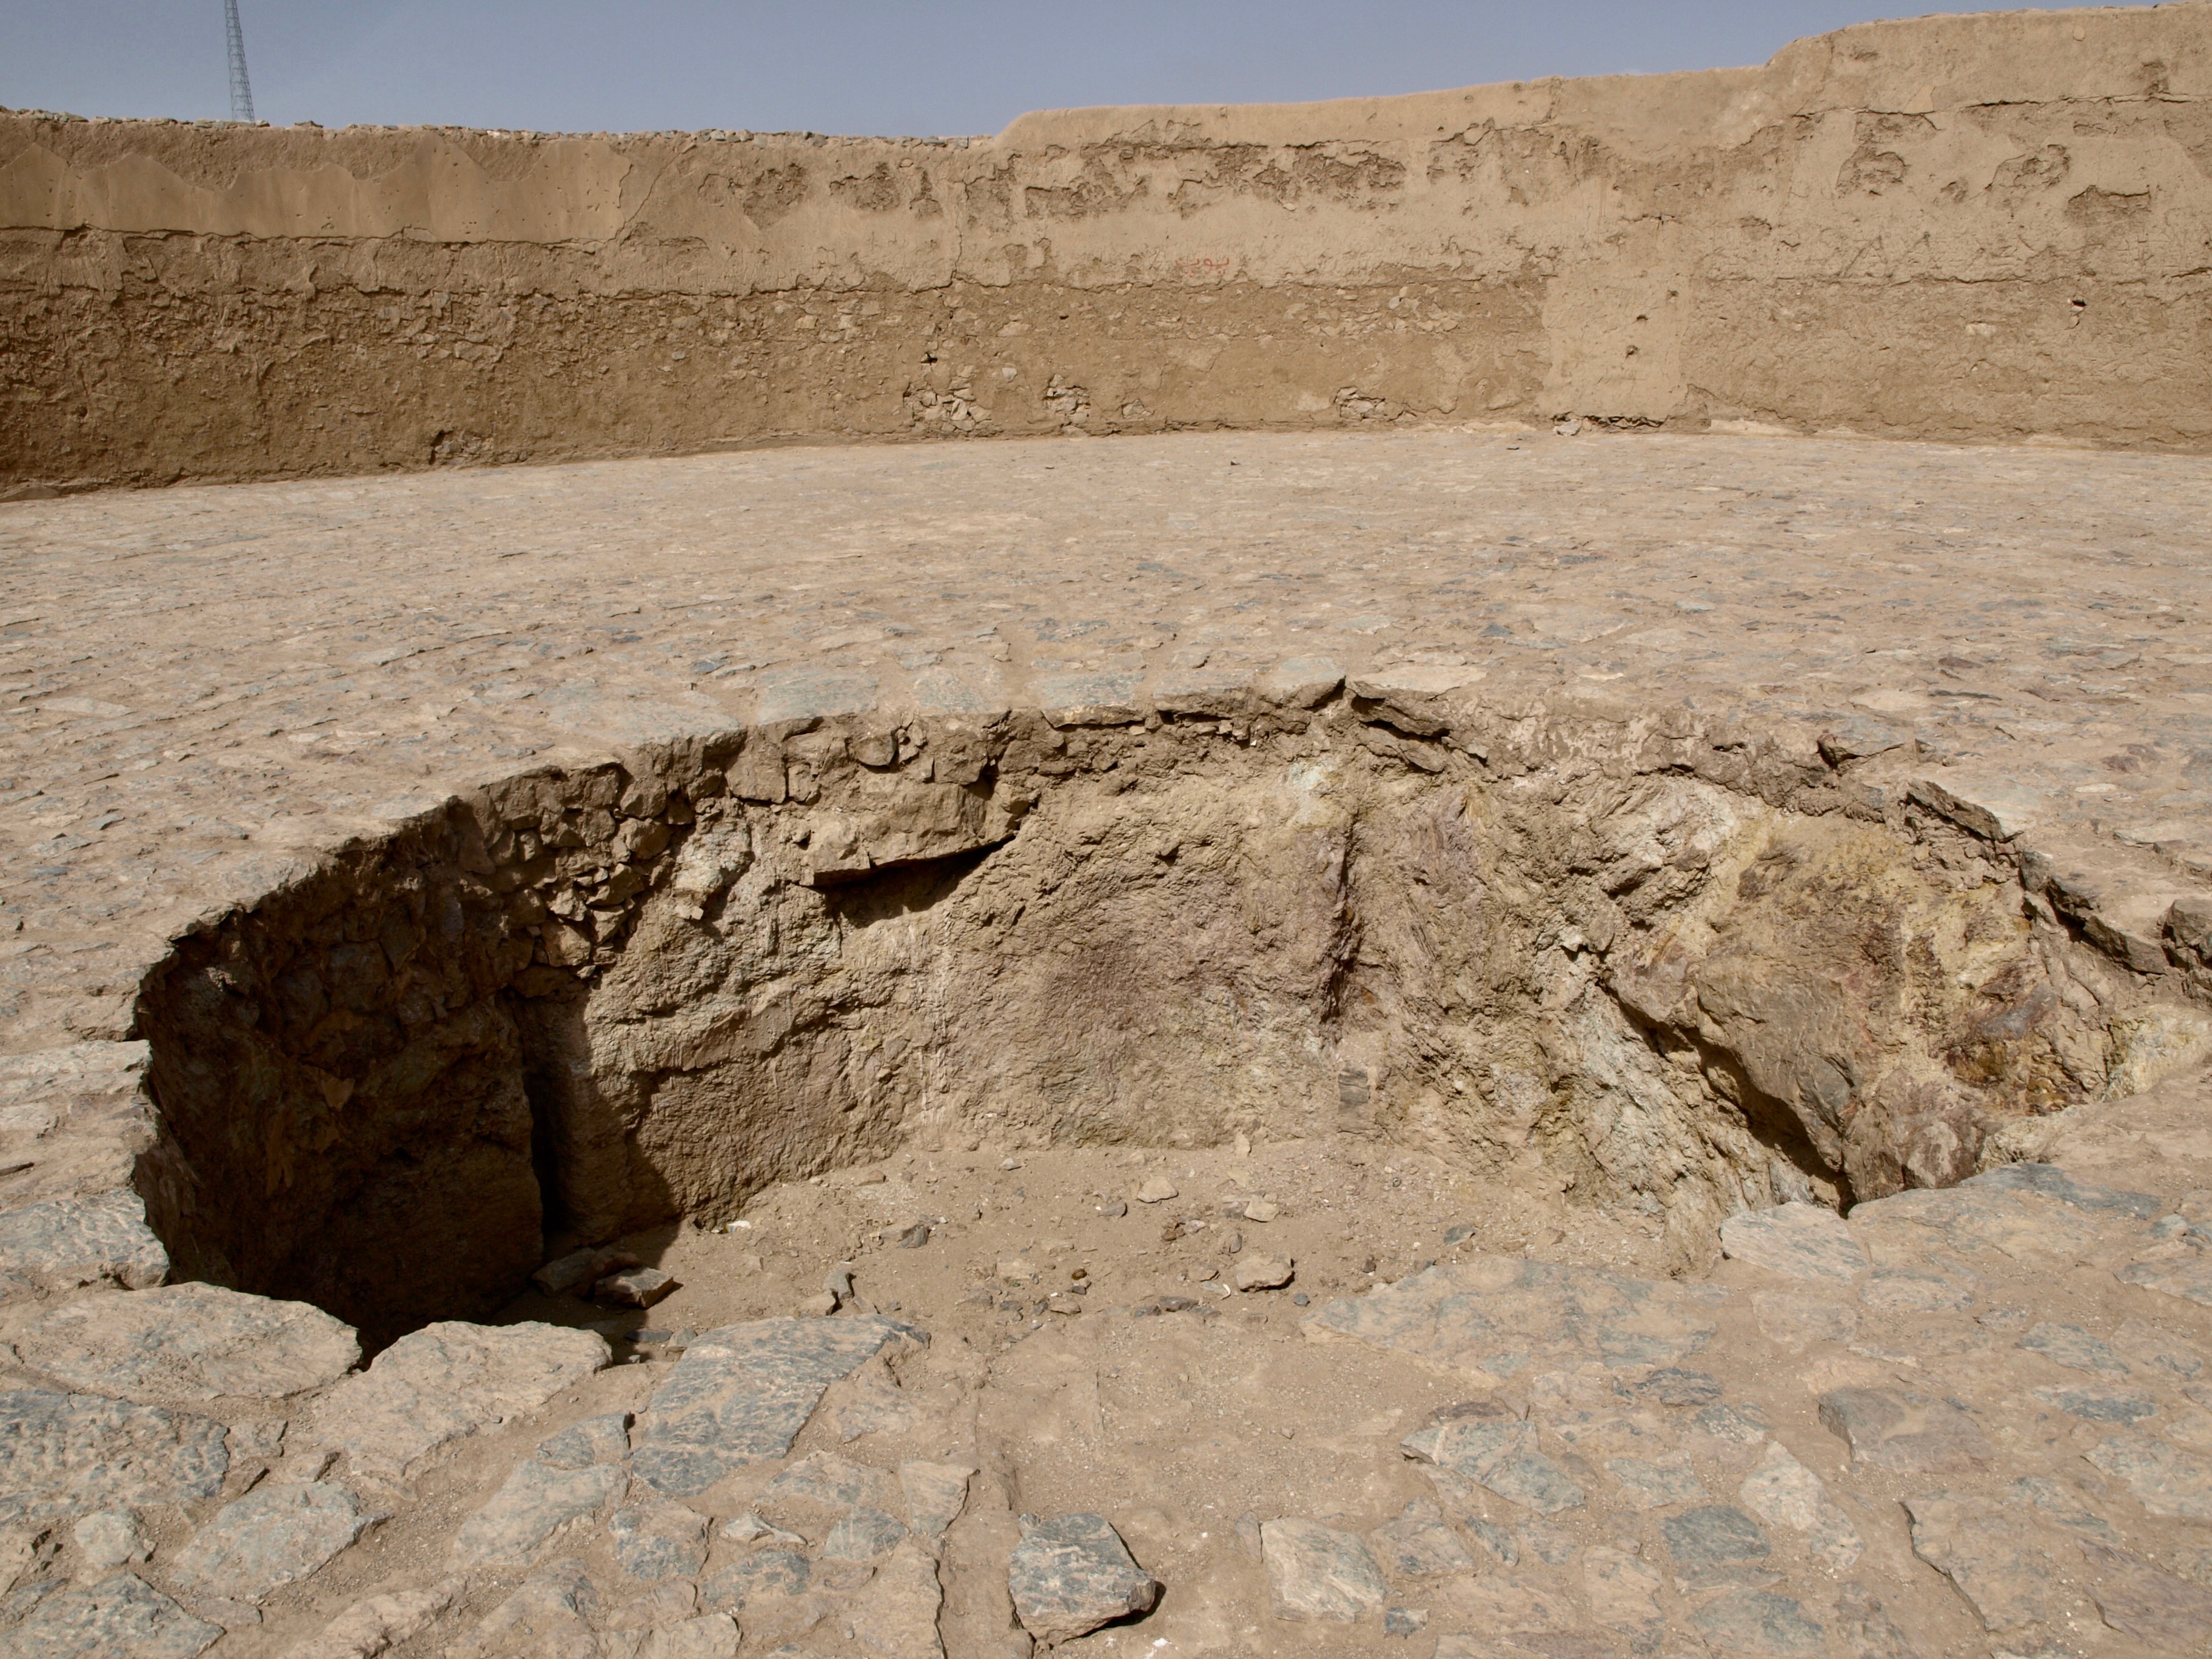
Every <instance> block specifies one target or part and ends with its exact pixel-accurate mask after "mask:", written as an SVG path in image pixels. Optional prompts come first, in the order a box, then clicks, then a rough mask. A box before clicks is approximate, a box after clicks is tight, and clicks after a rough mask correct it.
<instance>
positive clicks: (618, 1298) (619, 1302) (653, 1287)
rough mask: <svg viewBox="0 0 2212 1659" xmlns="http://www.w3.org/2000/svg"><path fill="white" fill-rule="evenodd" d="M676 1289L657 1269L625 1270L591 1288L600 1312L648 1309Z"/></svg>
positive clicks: (611, 1274)
mask: <svg viewBox="0 0 2212 1659" xmlns="http://www.w3.org/2000/svg"><path fill="white" fill-rule="evenodd" d="M676 1288H677V1284H676V1280H675V1279H674V1278H673V1277H672V1276H671V1275H670V1274H668V1273H663V1272H661V1270H660V1269H659V1268H658V1267H625V1268H623V1270H622V1271H621V1272H620V1273H609V1274H608V1275H607V1276H606V1277H605V1279H600V1280H599V1283H598V1284H596V1285H592V1301H594V1302H596V1303H598V1304H599V1305H600V1306H601V1307H603V1308H650V1307H652V1306H653V1304H655V1303H656V1302H659V1301H661V1300H663V1299H664V1298H665V1297H668V1296H669V1295H670V1294H671V1293H672V1292H673V1291H675V1290H676Z"/></svg>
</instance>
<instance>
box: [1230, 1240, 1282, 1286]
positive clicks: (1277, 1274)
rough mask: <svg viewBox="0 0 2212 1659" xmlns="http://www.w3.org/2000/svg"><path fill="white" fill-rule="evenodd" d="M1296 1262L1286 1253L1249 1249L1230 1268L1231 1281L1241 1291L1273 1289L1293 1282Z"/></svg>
mask: <svg viewBox="0 0 2212 1659" xmlns="http://www.w3.org/2000/svg"><path fill="white" fill-rule="evenodd" d="M1295 1272H1296V1264H1295V1263H1294V1262H1292V1261H1291V1258H1290V1257H1288V1256H1286V1255H1266V1254H1264V1253H1262V1252H1261V1251H1258V1250H1248V1251H1246V1252H1245V1253H1244V1254H1243V1255H1240V1256H1238V1257H1237V1262H1236V1265H1235V1266H1234V1267H1231V1268H1230V1270H1229V1282H1230V1283H1231V1285H1235V1286H1236V1287H1237V1289H1238V1290H1240V1291H1272V1290H1277V1289H1279V1288H1280V1287H1281V1286H1283V1285H1287V1284H1289V1283H1290V1282H1291V1275H1292V1274H1293V1273H1295Z"/></svg>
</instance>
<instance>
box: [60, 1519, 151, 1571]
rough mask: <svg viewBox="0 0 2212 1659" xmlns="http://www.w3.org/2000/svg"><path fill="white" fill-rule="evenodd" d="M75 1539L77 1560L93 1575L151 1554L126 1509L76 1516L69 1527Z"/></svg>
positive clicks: (147, 1543)
mask: <svg viewBox="0 0 2212 1659" xmlns="http://www.w3.org/2000/svg"><path fill="white" fill-rule="evenodd" d="M70 1535H71V1536H73V1537H74V1538H75V1539H76V1551H77V1559H78V1560H80V1561H81V1562H82V1563H83V1564H84V1565H86V1566H88V1567H90V1568H92V1569H93V1570H94V1571H95V1572H104V1571H106V1570H107V1569H108V1568H110V1567H124V1566H129V1565H131V1563H132V1562H134V1561H143V1560H144V1559H146V1558H147V1557H148V1556H149V1555H151V1554H152V1553H154V1547H153V1545H152V1544H151V1543H149V1541H147V1537H146V1534H145V1530H144V1528H142V1527H140V1526H139V1524H138V1517H137V1516H135V1515H133V1514H131V1511H130V1510H95V1511H94V1513H92V1514H90V1515H87V1516H81V1517H79V1519H78V1521H77V1523H76V1525H75V1526H74V1527H72V1528H70Z"/></svg>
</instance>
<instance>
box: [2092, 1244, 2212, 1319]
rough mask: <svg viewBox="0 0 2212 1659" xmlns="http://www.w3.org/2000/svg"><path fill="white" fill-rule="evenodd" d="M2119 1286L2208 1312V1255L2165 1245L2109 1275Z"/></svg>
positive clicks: (2211, 1299)
mask: <svg viewBox="0 0 2212 1659" xmlns="http://www.w3.org/2000/svg"><path fill="white" fill-rule="evenodd" d="M2113 1277H2114V1278H2116V1279H2119V1280H2120V1281H2121V1282H2122V1283H2123V1284H2127V1285H2142V1287H2143V1288H2144V1289H2146V1290H2152V1291H2161V1292H2163V1293H2164V1294H2165V1295H2167V1296H2178V1297H2181V1298H2182V1299H2183V1300H2184V1301H2185V1302H2194V1303H2197V1304H2198V1305H2199V1306H2202V1307H2208V1308H2212V1251H2207V1250H2203V1249H2198V1248H2197V1246H2196V1245H2194V1244H2188V1243H2177V1244H2169V1245H2167V1246H2166V1247H2165V1248H2164V1249H2156V1250H2153V1251H2150V1252H2149V1253H2148V1254H2147V1255H2142V1256H2140V1257H2138V1258H2137V1259H2136V1260H2135V1261H2130V1262H2129V1263H2128V1264H2127V1265H2126V1266H2125V1267H2122V1268H2120V1269H2119V1270H2118V1272H2117V1273H2114V1274H2113Z"/></svg>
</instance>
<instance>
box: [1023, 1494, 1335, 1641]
mask: <svg viewBox="0 0 2212 1659" xmlns="http://www.w3.org/2000/svg"><path fill="white" fill-rule="evenodd" d="M1354 1542H1355V1543H1357V1540H1354ZM1371 1570H1372V1569H1371V1566H1370V1571H1371ZM1378 1583H1379V1581H1378ZM1160 1589H1161V1586H1160V1583H1159V1581H1158V1579H1156V1578H1154V1577H1152V1574H1150V1573H1149V1572H1146V1571H1145V1570H1144V1569H1143V1568H1142V1567H1140V1566H1139V1565H1137V1563H1136V1561H1135V1559H1133V1557H1132V1556H1131V1555H1130V1553H1129V1548H1128V1546H1127V1545H1126V1544H1124V1543H1123V1542H1122V1541H1121V1534H1120V1533H1118V1532H1116V1531H1115V1529H1114V1527H1113V1524H1112V1522H1109V1521H1108V1520H1107V1519H1106V1517H1105V1516H1103V1515H1091V1514H1077V1515H1063V1516H1055V1517H1054V1518H1053V1519H1052V1520H1049V1521H1036V1522H1027V1523H1025V1524H1024V1527H1023V1528H1022V1540H1021V1542H1020V1543H1018V1544H1017V1545H1015V1546H1014V1550H1013V1554H1012V1557H1011V1559H1009V1561H1008V1564H1007V1569H1006V1592H1007V1594H1008V1595H1011V1596H1012V1598H1013V1603H1014V1613H1015V1615H1016V1616H1017V1617H1018V1618H1019V1619H1020V1620H1021V1621H1022V1628H1023V1629H1024V1630H1026V1631H1027V1632H1029V1633H1030V1635H1031V1636H1032V1637H1034V1638H1036V1639H1037V1640H1038V1641H1040V1642H1064V1641H1067V1640H1069V1639H1071V1638H1074V1637H1078V1636H1085V1635H1087V1634H1089V1633H1090V1632H1092V1631H1094V1630H1097V1628H1098V1627H1099V1626H1101V1625H1105V1624H1110V1623H1112V1622H1113V1621H1114V1620H1116V1619H1127V1618H1128V1617H1129V1616H1131V1615H1132V1614H1133V1613H1144V1612H1147V1611H1149V1610H1150V1609H1151V1607H1152V1605H1153V1604H1154V1603H1155V1602H1157V1601H1158V1600H1159V1599H1160Z"/></svg>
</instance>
